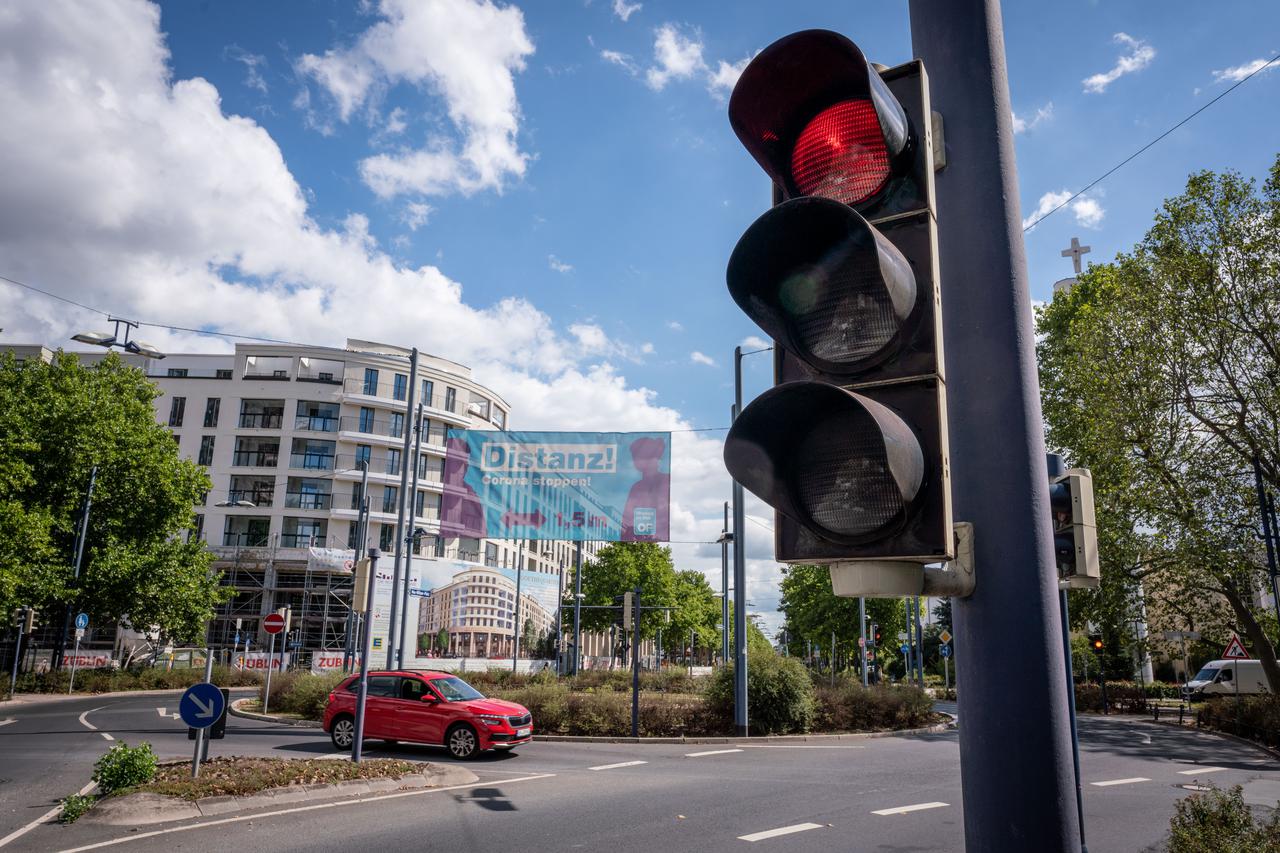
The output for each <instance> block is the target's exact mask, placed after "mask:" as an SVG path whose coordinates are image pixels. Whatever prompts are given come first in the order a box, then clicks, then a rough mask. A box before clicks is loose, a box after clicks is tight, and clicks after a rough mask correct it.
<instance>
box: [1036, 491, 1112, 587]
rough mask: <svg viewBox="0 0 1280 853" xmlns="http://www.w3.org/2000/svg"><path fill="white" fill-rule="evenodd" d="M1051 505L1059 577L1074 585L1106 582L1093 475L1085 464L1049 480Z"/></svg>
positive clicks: (1055, 557) (1069, 584)
mask: <svg viewBox="0 0 1280 853" xmlns="http://www.w3.org/2000/svg"><path fill="white" fill-rule="evenodd" d="M1049 509H1050V511H1051V512H1052V513H1053V550H1054V560H1055V562H1056V563H1057V566H1058V577H1059V578H1060V579H1061V580H1062V581H1063V582H1064V584H1065V585H1066V586H1068V587H1070V588H1073V589H1089V588H1092V587H1096V586H1098V585H1099V584H1100V583H1102V570H1101V567H1100V565H1099V562H1098V531H1097V521H1096V517H1095V515H1094V506H1093V476H1092V475H1091V474H1090V473H1089V471H1088V470H1087V469H1085V468H1070V469H1068V470H1067V471H1065V472H1063V474H1062V475H1061V476H1059V477H1054V478H1052V479H1050V481H1049Z"/></svg>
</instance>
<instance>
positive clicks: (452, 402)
mask: <svg viewBox="0 0 1280 853" xmlns="http://www.w3.org/2000/svg"><path fill="white" fill-rule="evenodd" d="M444 408H445V411H447V412H453V411H456V410H457V408H458V389H457V388H449V387H446V388H445V389H444Z"/></svg>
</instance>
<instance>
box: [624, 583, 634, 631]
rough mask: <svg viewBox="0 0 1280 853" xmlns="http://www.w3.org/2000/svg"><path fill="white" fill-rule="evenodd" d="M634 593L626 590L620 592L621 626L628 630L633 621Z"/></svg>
mask: <svg viewBox="0 0 1280 853" xmlns="http://www.w3.org/2000/svg"><path fill="white" fill-rule="evenodd" d="M634 607H635V593H634V592H631V591H630V590H628V591H627V592H625V593H623V594H622V627H623V628H625V629H626V630H628V631H630V630H631V626H632V624H633V623H634V621H635V618H634V617H635V611H634V610H633V609H632V608H634Z"/></svg>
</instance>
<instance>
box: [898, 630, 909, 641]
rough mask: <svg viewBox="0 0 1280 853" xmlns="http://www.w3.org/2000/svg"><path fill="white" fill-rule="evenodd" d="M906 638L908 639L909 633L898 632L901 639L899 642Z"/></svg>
mask: <svg viewBox="0 0 1280 853" xmlns="http://www.w3.org/2000/svg"><path fill="white" fill-rule="evenodd" d="M906 638H907V632H906V631H899V632H898V639H899V640H905V639H906Z"/></svg>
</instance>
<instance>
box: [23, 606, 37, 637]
mask: <svg viewBox="0 0 1280 853" xmlns="http://www.w3.org/2000/svg"><path fill="white" fill-rule="evenodd" d="M35 629H36V609H35V608H34V607H28V608H27V609H26V613H25V614H23V617H22V633H24V634H30V633H32V632H33V631H35Z"/></svg>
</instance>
